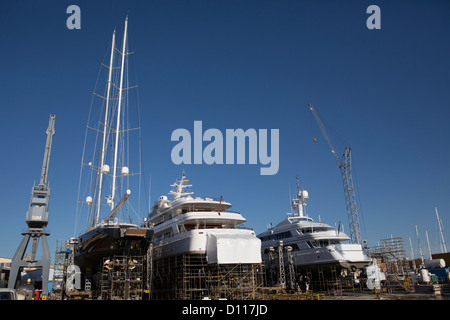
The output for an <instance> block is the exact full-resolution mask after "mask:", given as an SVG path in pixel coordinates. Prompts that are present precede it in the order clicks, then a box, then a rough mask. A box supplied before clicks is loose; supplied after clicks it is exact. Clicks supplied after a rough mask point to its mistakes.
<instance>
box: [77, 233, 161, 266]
mask: <svg viewBox="0 0 450 320" xmlns="http://www.w3.org/2000/svg"><path fill="white" fill-rule="evenodd" d="M152 234H153V232H152V230H150V229H144V228H139V227H121V226H111V227H98V228H95V229H93V230H91V231H88V232H86V233H85V234H83V235H81V236H80V237H79V238H78V244H77V246H76V249H75V256H74V263H75V265H77V266H78V267H79V268H80V271H81V273H82V274H86V273H91V274H96V273H97V272H98V269H99V268H100V267H101V264H102V263H103V258H107V257H111V256H114V255H131V256H136V255H144V254H145V253H146V251H147V248H148V245H149V243H150V239H151V236H152Z"/></svg>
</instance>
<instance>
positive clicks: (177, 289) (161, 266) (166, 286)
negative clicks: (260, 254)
mask: <svg viewBox="0 0 450 320" xmlns="http://www.w3.org/2000/svg"><path fill="white" fill-rule="evenodd" d="M153 269H154V276H153V285H152V293H153V295H152V296H153V298H154V299H172V300H197V299H230V300H235V299H239V300H246V299H256V298H257V296H258V289H259V288H261V287H262V286H263V279H264V274H263V266H262V264H208V263H207V261H206V255H205V254H202V253H199V254H198V253H197V254H183V255H176V256H171V257H167V258H162V259H158V260H155V261H154V267H153Z"/></svg>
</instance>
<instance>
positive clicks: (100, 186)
mask: <svg viewBox="0 0 450 320" xmlns="http://www.w3.org/2000/svg"><path fill="white" fill-rule="evenodd" d="M115 43H116V30H114V32H113V35H112V44H111V57H110V59H109V72H108V89H107V94H106V107H105V122H104V123H103V142H102V154H101V159H100V168H99V174H100V177H99V179H100V180H99V184H98V197H97V215H96V218H95V223H94V225H96V224H98V220H99V218H100V205H101V203H100V202H101V198H102V182H103V172H104V165H105V144H106V129H107V125H108V111H109V101H110V92H111V75H112V70H113V60H114V50H115V47H116V44H115Z"/></svg>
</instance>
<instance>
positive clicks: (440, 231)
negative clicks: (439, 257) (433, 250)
mask: <svg viewBox="0 0 450 320" xmlns="http://www.w3.org/2000/svg"><path fill="white" fill-rule="evenodd" d="M434 210H435V211H436V218H437V222H438V226H439V233H440V235H441V251H442V253H446V252H447V248H446V247H445V240H444V234H443V233H442V225H441V219H439V214H438V211H437V208H436V207H434Z"/></svg>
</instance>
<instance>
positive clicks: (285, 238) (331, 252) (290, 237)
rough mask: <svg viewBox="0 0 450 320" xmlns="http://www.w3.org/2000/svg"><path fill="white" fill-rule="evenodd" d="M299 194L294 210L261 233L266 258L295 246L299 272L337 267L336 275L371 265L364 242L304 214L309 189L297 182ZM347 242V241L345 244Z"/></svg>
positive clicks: (295, 264)
mask: <svg viewBox="0 0 450 320" xmlns="http://www.w3.org/2000/svg"><path fill="white" fill-rule="evenodd" d="M297 189H298V192H297V197H296V198H294V199H293V200H292V207H293V209H294V213H288V214H287V215H288V216H287V217H286V219H284V220H283V221H281V222H280V223H278V224H277V225H276V226H275V227H273V228H272V227H269V228H268V229H267V231H265V232H262V233H261V234H259V235H258V238H260V239H261V250H262V253H263V259H264V260H265V262H266V265H267V263H268V262H269V258H270V252H273V251H274V249H273V248H276V247H278V246H279V244H280V241H282V244H283V246H284V247H285V248H286V247H288V246H290V247H291V248H292V251H291V252H292V258H293V262H294V266H295V269H296V270H297V272H300V273H301V272H302V271H305V272H304V273H303V274H305V273H306V272H308V271H312V272H314V271H316V270H317V268H318V267H322V271H324V272H327V271H329V270H332V269H334V270H337V272H338V273H337V274H338V275H339V274H340V273H342V271H343V270H347V272H346V273H347V274H350V273H351V272H353V271H356V270H364V268H365V267H366V266H369V265H371V263H372V260H371V259H370V258H369V257H368V256H367V254H366V253H365V252H364V250H363V248H362V245H361V244H356V243H348V242H349V241H350V237H349V236H348V235H346V234H345V233H344V232H342V231H341V230H340V229H341V228H340V226H339V227H338V229H336V228H334V227H332V226H330V225H328V224H326V223H323V222H320V221H314V220H313V219H312V218H311V217H308V216H307V215H306V214H305V208H304V207H305V206H306V200H307V199H308V198H309V195H308V192H307V191H306V190H301V189H300V187H299V184H298V181H297ZM345 242H347V243H345Z"/></svg>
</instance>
